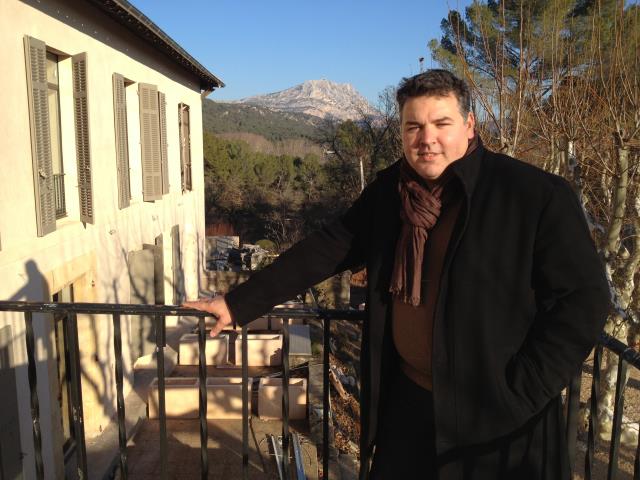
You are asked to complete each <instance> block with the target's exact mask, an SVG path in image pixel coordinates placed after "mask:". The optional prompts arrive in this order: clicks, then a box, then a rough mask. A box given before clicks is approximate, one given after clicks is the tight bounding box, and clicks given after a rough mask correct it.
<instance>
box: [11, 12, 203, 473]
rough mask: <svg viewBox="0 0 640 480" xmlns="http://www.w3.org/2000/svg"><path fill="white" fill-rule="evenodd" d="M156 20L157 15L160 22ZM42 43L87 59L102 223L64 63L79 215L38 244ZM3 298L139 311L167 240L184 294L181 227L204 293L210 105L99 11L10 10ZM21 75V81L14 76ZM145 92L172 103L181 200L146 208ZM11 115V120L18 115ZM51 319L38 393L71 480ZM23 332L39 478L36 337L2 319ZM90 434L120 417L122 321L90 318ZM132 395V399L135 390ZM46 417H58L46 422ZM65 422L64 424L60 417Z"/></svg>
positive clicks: (84, 333)
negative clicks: (120, 188)
mask: <svg viewBox="0 0 640 480" xmlns="http://www.w3.org/2000/svg"><path fill="white" fill-rule="evenodd" d="M151 16H152V15H151ZM25 35H29V36H32V37H35V38H37V39H39V40H41V41H44V42H45V43H46V44H47V47H48V48H51V49H53V50H55V51H56V52H58V53H59V54H64V55H68V56H70V55H74V54H78V53H81V52H86V53H87V60H88V102H89V129H90V145H91V163H92V178H93V201H94V211H95V223H94V224H93V225H83V224H82V223H81V222H80V221H79V211H78V210H79V209H78V189H77V173H76V161H75V157H76V153H75V132H74V127H73V111H72V91H71V60H70V58H66V59H63V60H61V62H60V63H59V78H60V80H59V81H60V86H59V88H60V114H61V125H62V132H61V133H62V152H63V162H64V171H65V194H66V207H67V212H68V215H67V217H66V218H64V219H62V220H58V222H57V224H56V231H55V232H53V233H50V234H48V235H46V236H44V237H41V238H38V237H37V235H36V216H35V200H34V187H33V172H32V159H31V143H30V142H31V140H30V131H29V109H28V99H27V83H26V71H25V54H24V47H23V38H24V36H25ZM0 42H1V44H2V45H3V57H2V58H3V71H4V72H5V74H3V75H2V76H0V111H2V112H3V113H4V114H3V115H2V117H1V118H0V172H2V175H0V245H1V249H0V279H2V280H1V281H0V300H31V301H49V300H51V295H52V294H53V293H55V292H56V291H59V290H60V288H62V287H64V286H66V285H69V284H73V287H74V293H75V300H76V301H91V302H107V303H116V302H118V303H129V302H130V301H131V291H130V281H129V276H128V265H127V254H128V253H129V252H131V251H135V250H140V249H142V246H143V244H153V243H154V240H155V238H156V237H157V236H159V235H163V238H164V248H163V252H164V277H165V281H164V285H165V299H166V301H167V303H170V302H171V301H172V300H173V294H172V281H171V280H172V250H171V235H170V233H171V228H172V227H173V226H174V225H178V226H179V228H180V239H181V250H182V263H183V265H182V267H183V269H184V275H185V288H186V295H187V297H188V298H196V297H197V295H198V287H199V285H198V278H200V276H199V274H198V269H199V268H202V267H201V266H202V261H201V258H202V253H201V252H202V251H203V248H202V246H203V240H204V180H203V154H202V118H201V111H202V109H201V97H200V91H199V86H198V80H197V78H195V77H193V76H192V75H191V74H189V73H187V72H185V71H183V70H182V69H181V68H180V67H178V66H176V65H175V64H174V63H172V62H171V61H170V60H168V57H166V56H164V54H161V53H158V52H157V51H156V50H154V49H153V48H151V47H150V46H147V44H146V43H144V42H143V41H142V40H140V39H139V38H138V37H137V36H135V35H133V34H132V33H130V32H129V31H128V30H126V29H125V28H124V27H121V26H120V25H118V24H116V23H115V22H113V21H112V20H110V19H109V18H108V17H106V16H105V15H104V14H103V13H101V12H100V11H99V10H97V9H96V8H94V7H92V6H91V4H90V3H88V2H73V1H47V2H37V1H33V2H31V1H27V2H22V1H17V0H0ZM9 73H10V74H9ZM113 73H120V74H122V75H123V76H124V77H125V78H126V79H128V80H130V81H133V82H135V83H134V84H132V85H130V86H128V87H127V88H126V93H127V115H128V134H129V163H130V169H131V194H132V200H131V205H130V206H129V207H128V208H126V209H123V210H119V209H118V201H117V183H116V175H117V173H116V159H115V136H114V135H115V134H114V113H113V95H112V75H113ZM138 82H143V83H151V84H155V85H157V86H158V90H159V91H162V92H164V93H165V95H166V103H167V138H168V156H169V183H170V193H169V194H167V195H165V196H163V198H162V200H160V201H155V202H143V200H142V172H141V161H140V122H139V118H138ZM179 103H186V104H188V105H189V106H190V119H191V156H192V176H193V191H191V192H187V193H185V194H183V193H182V191H181V180H180V153H179V142H178V138H179V135H178V104H179ZM9 112H10V113H9ZM49 320H50V319H46V318H36V338H37V342H38V360H39V363H38V370H37V373H38V382H39V386H38V393H39V397H40V406H41V414H42V417H41V418H42V423H43V425H42V428H43V453H44V455H45V458H44V460H45V466H46V467H45V473H46V476H47V478H56V477H57V478H60V475H61V470H60V469H61V468H62V467H61V455H60V454H61V452H60V451H58V450H60V448H61V447H60V446H59V444H58V445H57V446H56V442H57V441H58V440H59V438H60V435H61V433H60V431H59V427H58V423H59V414H58V413H56V412H55V408H54V406H55V405H56V402H55V398H56V395H57V391H56V389H57V387H56V386H55V368H56V367H55V359H54V358H53V355H52V352H53V347H52V345H53V333H52V332H53V330H52V328H51V322H50V321H49ZM123 321H124V323H123V342H124V350H125V351H124V358H125V376H126V379H125V383H126V391H128V390H129V389H130V387H131V379H132V373H131V365H130V363H131V362H130V361H128V358H129V355H128V346H127V341H128V338H129V336H128V333H129V332H128V324H127V319H126V318H124V319H123ZM6 323H12V324H13V325H14V328H13V331H14V333H15V341H14V344H15V345H14V352H15V357H16V358H15V362H16V364H17V365H18V367H17V369H16V371H17V382H18V389H19V391H20V392H21V395H22V396H21V399H20V402H19V404H20V408H21V411H20V420H21V442H22V450H23V452H24V453H25V454H26V456H25V459H24V473H25V477H26V478H32V476H33V473H34V471H33V456H32V454H33V444H32V436H31V416H30V412H29V400H28V398H29V397H28V383H27V377H26V366H25V365H26V354H25V347H24V327H23V322H22V317H21V314H0V326H2V325H4V324H6ZM79 330H80V331H79V336H80V339H79V340H80V345H81V349H82V352H81V362H82V365H81V366H82V370H83V396H84V399H83V400H84V412H85V430H86V435H87V437H91V436H94V435H96V434H98V433H99V432H100V431H101V430H102V429H104V427H105V426H106V423H107V421H108V418H109V416H110V415H112V414H113V412H115V396H116V395H115V381H114V377H115V375H114V373H113V364H114V362H113V338H112V325H111V319H110V318H106V317H95V318H87V317H81V318H79ZM125 393H126V392H125ZM45 415H46V416H45ZM57 415H58V416H57Z"/></svg>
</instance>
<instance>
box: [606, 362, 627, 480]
mask: <svg viewBox="0 0 640 480" xmlns="http://www.w3.org/2000/svg"><path fill="white" fill-rule="evenodd" d="M626 378H627V361H626V360H625V359H624V358H623V357H622V355H620V358H619V360H618V377H617V378H616V394H615V404H614V407H613V427H612V428H611V448H610V449H609V465H608V470H607V479H608V480H615V479H616V478H617V477H618V450H619V447H620V431H621V429H622V411H623V408H624V386H625V383H626V381H625V380H626Z"/></svg>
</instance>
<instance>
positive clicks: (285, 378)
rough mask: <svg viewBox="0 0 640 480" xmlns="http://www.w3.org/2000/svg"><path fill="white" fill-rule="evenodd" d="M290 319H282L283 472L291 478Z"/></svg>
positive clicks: (286, 476)
mask: <svg viewBox="0 0 640 480" xmlns="http://www.w3.org/2000/svg"><path fill="white" fill-rule="evenodd" d="M289 470H290V469H289V319H288V318H284V317H283V318H282V471H283V473H284V477H285V478H290V476H289Z"/></svg>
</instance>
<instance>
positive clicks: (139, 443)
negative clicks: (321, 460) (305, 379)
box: [115, 418, 318, 480]
mask: <svg viewBox="0 0 640 480" xmlns="http://www.w3.org/2000/svg"><path fill="white" fill-rule="evenodd" d="M207 427H208V433H209V437H208V441H207V456H208V460H209V474H208V477H207V478H209V479H220V480H222V479H224V480H240V479H242V478H243V476H242V422H241V421H237V420H210V421H207ZM290 427H291V431H295V432H297V433H298V434H299V435H300V438H301V445H302V450H303V455H302V457H303V461H304V467H305V474H306V476H307V478H308V479H309V480H318V464H317V460H316V459H317V454H316V449H315V446H314V445H313V442H311V441H310V440H309V439H308V432H307V430H306V425H305V422H292V423H291V425H290ZM267 434H273V435H281V434H282V423H281V422H278V421H262V420H260V419H257V418H252V420H251V422H250V428H249V438H248V442H249V470H248V474H249V475H248V478H251V479H252V480H253V479H258V480H263V479H264V480H267V479H270V480H271V479H274V478H277V473H276V467H275V462H274V460H273V458H272V456H271V453H270V452H269V446H268V442H267V441H266V435H267ZM159 438H160V433H159V424H158V421H157V420H146V421H145V422H144V423H143V424H142V426H141V428H140V429H139V431H138V434H137V435H136V437H135V438H134V440H133V441H132V442H131V443H130V445H129V448H128V449H127V456H128V466H129V468H128V472H129V478H135V479H140V478H142V479H147V478H149V479H151V478H154V479H156V478H159V477H160V449H159ZM167 446H168V455H167V457H168V469H169V471H168V478H171V479H180V480H191V479H200V478H201V476H200V422H199V420H167ZM292 471H293V470H292ZM115 478H116V479H119V478H121V477H120V476H119V475H118V474H117V475H116V476H115Z"/></svg>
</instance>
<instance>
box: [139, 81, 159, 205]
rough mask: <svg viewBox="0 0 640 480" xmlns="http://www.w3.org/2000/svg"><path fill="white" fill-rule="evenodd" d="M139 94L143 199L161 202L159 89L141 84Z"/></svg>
mask: <svg viewBox="0 0 640 480" xmlns="http://www.w3.org/2000/svg"><path fill="white" fill-rule="evenodd" d="M138 94H139V97H140V140H141V142H140V143H141V147H142V198H143V199H144V201H153V200H160V199H161V198H162V166H161V164H162V162H161V158H160V122H159V113H158V89H157V87H156V86H155V85H149V84H146V83H141V84H140V85H139V90H138Z"/></svg>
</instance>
